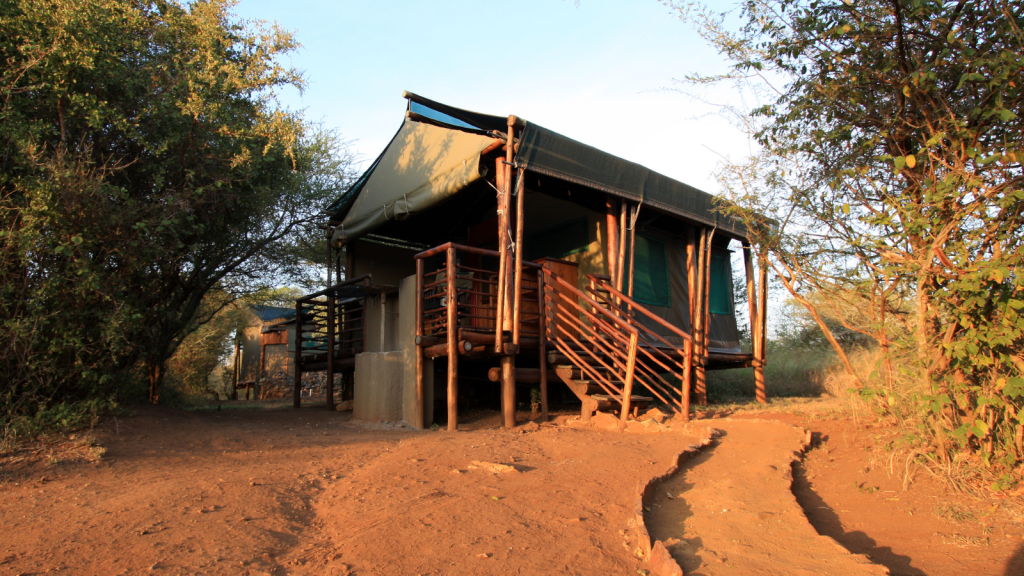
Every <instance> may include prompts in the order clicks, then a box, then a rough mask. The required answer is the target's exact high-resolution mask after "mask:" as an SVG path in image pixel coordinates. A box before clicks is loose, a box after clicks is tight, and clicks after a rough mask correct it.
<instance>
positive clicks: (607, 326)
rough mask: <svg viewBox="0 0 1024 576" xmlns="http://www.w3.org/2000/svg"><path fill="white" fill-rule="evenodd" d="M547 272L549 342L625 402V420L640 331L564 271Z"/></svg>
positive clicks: (623, 413) (622, 402)
mask: <svg viewBox="0 0 1024 576" xmlns="http://www.w3.org/2000/svg"><path fill="white" fill-rule="evenodd" d="M542 272H543V274H544V282H543V285H544V301H545V308H546V322H545V324H546V332H547V340H548V342H551V343H553V344H554V346H555V348H556V349H557V350H558V351H559V352H560V353H561V354H562V355H563V356H565V357H566V358H568V359H569V360H570V361H571V362H572V364H573V365H574V366H576V368H578V369H579V370H580V372H581V375H585V376H587V377H588V378H590V379H592V380H593V381H594V382H595V383H597V384H598V385H599V386H600V387H601V389H603V390H604V391H605V392H606V393H607V395H608V396H610V397H611V398H612V399H613V400H615V401H616V402H618V403H619V405H620V419H621V421H622V422H623V423H625V421H626V419H627V417H628V416H629V412H630V403H631V401H632V398H633V380H634V375H635V367H636V360H637V350H638V347H639V331H638V330H637V329H636V328H635V327H633V326H632V325H630V323H629V322H628V321H626V320H624V319H623V318H621V317H619V316H618V315H616V314H614V313H613V312H612V311H610V310H609V309H608V308H606V307H604V306H602V305H601V304H600V303H598V302H597V301H595V300H594V299H593V298H591V297H590V296H587V295H586V294H585V293H584V292H583V291H581V290H580V289H579V288H577V287H576V286H574V285H572V284H571V283H570V282H568V281H566V280H565V279H564V278H562V277H561V276H559V275H557V274H555V273H554V272H552V271H551V270H549V269H547V268H544V269H542ZM556 286H558V287H560V288H561V290H558V289H556V288H555V287H556ZM570 295H571V296H573V297H568V296H570ZM580 302H583V303H586V304H588V305H589V308H590V309H589V310H588V309H587V307H584V306H581V305H580ZM581 316H582V318H586V320H587V321H586V322H585V321H583V319H582V318H581ZM587 410H588V408H587V407H586V406H584V412H585V413H586V411H587Z"/></svg>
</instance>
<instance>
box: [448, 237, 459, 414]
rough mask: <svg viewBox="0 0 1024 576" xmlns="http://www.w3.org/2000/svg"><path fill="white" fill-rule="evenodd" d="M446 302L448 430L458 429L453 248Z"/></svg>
mask: <svg viewBox="0 0 1024 576" xmlns="http://www.w3.org/2000/svg"><path fill="white" fill-rule="evenodd" d="M447 256H448V258H447V274H448V276H447V280H448V286H447V295H446V297H447V300H448V310H447V312H448V430H449V431H450V432H454V431H456V430H458V429H459V351H458V348H457V346H458V342H457V341H456V339H457V338H458V337H459V312H458V311H459V308H458V302H457V300H458V295H457V294H456V290H457V288H456V286H455V248H452V247H451V246H449V247H448V253H447Z"/></svg>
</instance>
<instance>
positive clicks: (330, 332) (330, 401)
mask: <svg viewBox="0 0 1024 576" xmlns="http://www.w3.org/2000/svg"><path fill="white" fill-rule="evenodd" d="M333 256H334V254H333V251H332V250H331V231H330V230H329V229H328V231H327V287H328V288H330V287H331V285H332V284H331V261H332V260H333ZM324 297H325V298H327V382H326V386H325V387H324V388H325V389H324V395H325V396H326V397H327V398H326V399H327V409H328V410H330V411H332V412H333V411H334V294H331V293H330V292H328V293H327V294H324Z"/></svg>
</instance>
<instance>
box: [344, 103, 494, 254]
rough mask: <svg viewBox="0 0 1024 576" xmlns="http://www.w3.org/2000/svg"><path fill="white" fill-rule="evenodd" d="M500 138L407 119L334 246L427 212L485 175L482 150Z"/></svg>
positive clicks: (354, 204) (367, 182)
mask: <svg viewBox="0 0 1024 576" xmlns="http://www.w3.org/2000/svg"><path fill="white" fill-rule="evenodd" d="M494 142H495V140H494V138H492V137H490V136H484V135H481V134H475V133H472V132H468V131H461V130H452V129H450V128H443V127H440V126H435V125H433V124H428V123H425V122H417V121H415V120H412V119H409V118H406V120H405V122H404V123H403V124H402V128H401V129H400V130H399V131H398V134H397V135H395V138H394V139H393V140H392V141H391V144H390V145H388V147H387V149H386V150H385V151H384V153H383V154H382V155H381V157H380V159H379V160H378V161H377V163H376V165H375V166H374V167H373V169H372V172H371V174H370V175H369V178H368V179H367V181H366V182H365V184H363V186H362V188H361V189H360V190H359V193H358V196H357V197H356V199H355V201H354V202H353V203H352V208H351V209H350V210H349V211H348V214H346V215H345V219H344V220H343V221H342V222H341V224H340V225H339V226H337V228H335V230H334V236H333V238H332V240H333V242H334V244H335V245H340V244H342V243H344V242H345V241H347V240H352V239H354V238H357V237H359V236H361V235H363V234H366V233H368V232H371V231H373V229H374V228H377V227H378V226H380V225H381V224H383V223H385V222H387V221H389V220H396V219H397V220H402V219H405V218H408V217H409V216H410V215H412V214H416V213H417V212H422V211H423V210H425V209H427V208H429V207H430V206H433V205H434V204H437V203H438V202H441V201H442V200H444V199H446V198H448V197H449V196H451V195H453V194H455V193H457V192H459V191H460V190H462V189H464V188H465V187H466V186H469V185H470V184H472V183H473V182H474V181H476V180H477V179H479V178H481V177H483V176H485V175H486V174H487V168H486V167H483V168H482V167H481V166H480V153H481V152H482V151H483V150H484V149H485V148H487V147H488V146H489V145H491V144H492V143H494Z"/></svg>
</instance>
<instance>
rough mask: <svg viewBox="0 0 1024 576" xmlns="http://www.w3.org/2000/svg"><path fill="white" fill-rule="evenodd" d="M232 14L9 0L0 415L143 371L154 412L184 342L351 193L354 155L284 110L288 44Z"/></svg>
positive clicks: (264, 280)
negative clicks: (347, 189)
mask: <svg viewBox="0 0 1024 576" xmlns="http://www.w3.org/2000/svg"><path fill="white" fill-rule="evenodd" d="M229 7H230V3H229V2H226V1H224V0H208V1H196V2H190V3H187V4H185V3H180V2H176V1H172V0H153V1H148V0H11V1H6V2H3V3H0V61H2V62H3V65H2V68H0V229H2V232H0V234H2V241H0V329H2V330H3V333H4V335H5V338H6V341H7V345H5V346H4V347H2V348H3V349H2V350H0V367H2V368H0V369H2V370H3V371H4V372H5V381H4V384H3V386H2V394H3V402H4V411H5V412H6V414H7V417H14V416H17V415H19V414H31V413H32V412H33V411H35V410H38V409H39V408H40V406H45V405H48V404H53V403H59V402H75V401H79V400H83V399H87V398H95V397H97V396H104V395H110V394H112V393H113V392H114V391H115V390H116V388H117V387H118V386H119V385H121V384H123V383H124V382H125V381H126V379H127V378H128V377H129V376H131V375H133V374H137V373H138V371H139V370H140V369H141V370H143V371H144V372H145V375H146V376H148V382H149V398H150V400H151V401H153V402H156V401H157V400H158V398H159V391H160V386H161V384H162V382H163V373H164V365H165V362H166V361H167V359H168V358H170V357H171V356H172V355H173V353H174V351H175V350H176V348H177V347H178V346H179V345H180V343H181V341H182V339H183V338H185V337H186V336H187V335H188V334H190V333H191V332H192V331H194V330H195V329H197V328H198V327H199V326H201V325H202V324H203V323H205V322H206V321H207V320H209V319H210V318H211V317H213V315H214V314H216V313H217V311H218V310H219V308H220V306H223V305H226V303H229V302H231V301H232V300H233V298H235V297H237V296H239V295H241V294H245V293H250V292H253V291H255V290H256V289H258V288H259V287H261V286H265V285H270V284H276V283H277V282H278V281H280V279H281V274H282V273H286V272H287V271H288V270H287V268H286V267H283V266H282V262H281V260H280V258H281V257H282V255H286V254H287V252H288V249H287V247H286V245H287V243H288V242H289V241H290V240H289V236H290V235H291V234H292V233H293V232H294V231H296V230H300V231H303V233H305V234H312V233H313V232H311V230H313V228H312V227H311V226H310V225H309V222H311V221H312V219H313V218H314V217H315V216H316V214H317V212H318V211H319V209H320V207H321V206H322V205H323V201H324V200H325V199H326V198H330V197H334V196H336V194H337V193H338V191H339V189H340V188H341V187H342V186H343V185H344V182H345V179H346V178H347V170H348V161H349V157H348V156H347V154H346V153H345V147H344V143H343V142H341V141H340V139H339V138H338V137H337V135H335V134H333V133H331V132H329V131H323V130H319V129H318V128H317V126H314V125H309V124H307V123H305V122H304V121H303V120H302V118H301V117H300V116H299V115H297V114H296V113H292V112H288V111H287V110H284V109H282V108H281V107H280V106H279V105H278V104H277V100H276V97H275V95H276V91H277V90H280V89H283V88H289V89H291V88H295V89H301V88H302V79H301V76H300V74H299V73H298V72H297V71H295V70H294V69H291V68H288V67H285V66H282V65H281V64H280V63H279V59H280V57H281V56H282V55H284V54H286V53H288V52H289V51H291V50H293V49H294V48H295V47H296V46H297V45H296V43H295V41H294V39H293V38H292V36H291V35H290V34H288V33H285V32H283V31H281V30H279V29H277V28H276V27H267V26H265V25H262V24H261V23H251V22H243V21H239V20H237V19H236V18H234V17H233V16H232V15H231V13H230V12H229ZM319 233H320V234H322V232H319ZM213 290H215V291H217V293H218V294H221V295H226V296H225V297H218V298H216V299H213V300H210V299H208V298H207V297H206V296H207V294H209V293H210V292H211V291H213ZM211 302H218V303H219V304H218V305H211Z"/></svg>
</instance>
